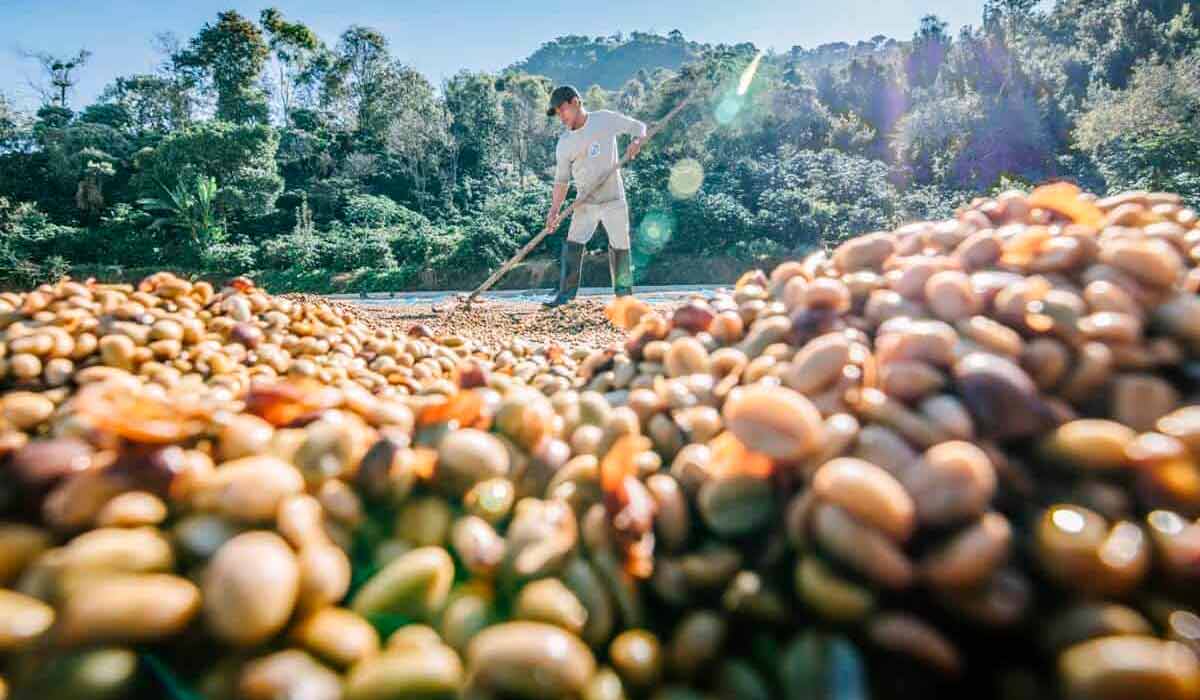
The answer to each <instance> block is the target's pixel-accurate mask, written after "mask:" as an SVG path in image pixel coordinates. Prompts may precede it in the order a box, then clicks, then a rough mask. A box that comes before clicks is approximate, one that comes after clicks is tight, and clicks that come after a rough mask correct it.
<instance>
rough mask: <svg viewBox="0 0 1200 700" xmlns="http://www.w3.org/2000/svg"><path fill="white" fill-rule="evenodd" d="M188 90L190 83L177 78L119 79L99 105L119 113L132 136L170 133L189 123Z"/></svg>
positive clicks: (191, 108) (142, 76)
mask: <svg viewBox="0 0 1200 700" xmlns="http://www.w3.org/2000/svg"><path fill="white" fill-rule="evenodd" d="M191 87H192V86H191V84H190V82H189V81H187V80H180V79H178V77H171V76H161V75H130V76H122V77H119V78H117V79H116V80H114V81H113V82H112V83H110V84H109V85H108V86H107V87H105V88H104V91H103V92H102V93H100V102H99V105H106V106H112V107H118V108H120V109H122V110H123V111H124V115H127V122H126V124H127V128H128V129H130V130H131V131H133V132H135V133H146V132H165V131H172V130H175V129H180V128H183V127H184V126H186V125H187V124H188V123H189V122H191V120H192V111H193V109H194V104H193V103H194V101H195V100H194V97H193V96H192V94H191V92H190V90H191ZM94 106H98V105H94ZM85 114H86V112H85ZM114 126H115V125H114Z"/></svg>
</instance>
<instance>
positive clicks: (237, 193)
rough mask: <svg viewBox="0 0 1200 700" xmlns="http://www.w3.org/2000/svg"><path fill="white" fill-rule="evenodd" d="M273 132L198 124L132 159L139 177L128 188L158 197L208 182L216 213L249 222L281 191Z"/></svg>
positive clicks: (272, 203)
mask: <svg viewBox="0 0 1200 700" xmlns="http://www.w3.org/2000/svg"><path fill="white" fill-rule="evenodd" d="M278 149H279V136H278V134H277V133H276V131H275V130H274V129H272V128H270V127H268V126H264V125H261V124H254V125H250V124H230V123H228V122H221V121H211V122H199V123H197V124H194V125H192V126H189V127H188V128H186V129H184V130H182V131H178V132H175V133H173V134H171V135H169V136H167V137H166V138H165V139H163V140H162V142H161V143H159V144H158V146H157V147H156V148H153V149H144V150H143V152H142V153H141V154H139V156H138V159H137V160H138V165H139V166H140V167H141V172H140V173H138V174H137V176H135V178H134V180H133V186H134V187H135V188H136V189H137V190H138V191H139V192H140V193H141V195H142V196H144V197H160V196H162V193H163V188H164V187H166V188H168V189H169V188H171V187H174V186H175V185H177V184H178V183H181V182H182V183H191V182H194V181H195V180H196V178H197V177H198V176H209V177H214V178H216V180H217V183H218V185H219V189H218V191H217V201H218V203H219V206H220V209H221V213H222V214H223V215H224V216H226V217H229V218H233V219H240V218H253V217H256V216H264V215H266V214H269V213H271V210H272V208H273V207H274V206H275V200H276V199H277V198H278V197H279V194H280V193H281V192H282V191H283V178H281V177H280V176H279V168H278V165H277V163H276V161H275V155H276V152H277V151H278Z"/></svg>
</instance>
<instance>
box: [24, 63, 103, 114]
mask: <svg viewBox="0 0 1200 700" xmlns="http://www.w3.org/2000/svg"><path fill="white" fill-rule="evenodd" d="M24 55H25V57H26V58H29V59H33V60H35V61H37V62H38V65H39V66H41V69H42V78H41V79H40V80H38V81H33V82H31V83H30V87H31V88H33V89H34V91H36V92H37V93H38V95H40V96H41V98H42V104H43V105H54V106H57V107H63V108H68V107H69V106H70V105H69V104H68V99H67V98H68V97H69V96H70V94H71V91H72V90H74V89H75V85H76V84H77V83H78V82H79V74H78V71H80V70H82V69H83V67H84V65H86V64H87V62H88V59H90V58H91V57H92V52H91V51H88V50H87V49H80V50H79V52H78V53H76V54H75V55H73V56H55V55H53V54H50V53H44V52H43V53H25V54H24Z"/></svg>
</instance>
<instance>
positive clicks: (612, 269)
mask: <svg viewBox="0 0 1200 700" xmlns="http://www.w3.org/2000/svg"><path fill="white" fill-rule="evenodd" d="M600 219H601V221H603V222H604V232H605V233H607V234H608V271H609V274H610V275H612V285H613V294H615V295H617V296H619V297H623V296H628V295H630V294H633V260H632V257H631V256H630V252H629V248H630V242H629V205H628V204H627V203H626V202H625V200H623V199H622V200H617V201H615V202H611V203H609V204H606V205H605V207H604V211H603V212H602V213H601V215H600Z"/></svg>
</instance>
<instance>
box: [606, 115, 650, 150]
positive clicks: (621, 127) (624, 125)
mask: <svg viewBox="0 0 1200 700" xmlns="http://www.w3.org/2000/svg"><path fill="white" fill-rule="evenodd" d="M612 115H613V119H614V121H615V122H616V125H617V132H618V133H622V134H629V135H630V136H632V137H633V140H632V141H630V142H629V148H628V149H627V150H626V154H627V155H628V156H629V157H630V158H634V157H636V156H637V154H638V153H639V152H640V151H641V150H642V141H643V140H645V138H646V123H645V122H642V121H639V120H637V119H634V118H633V117H627V116H625V115H624V114H621V113H619V112H613V113H612Z"/></svg>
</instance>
